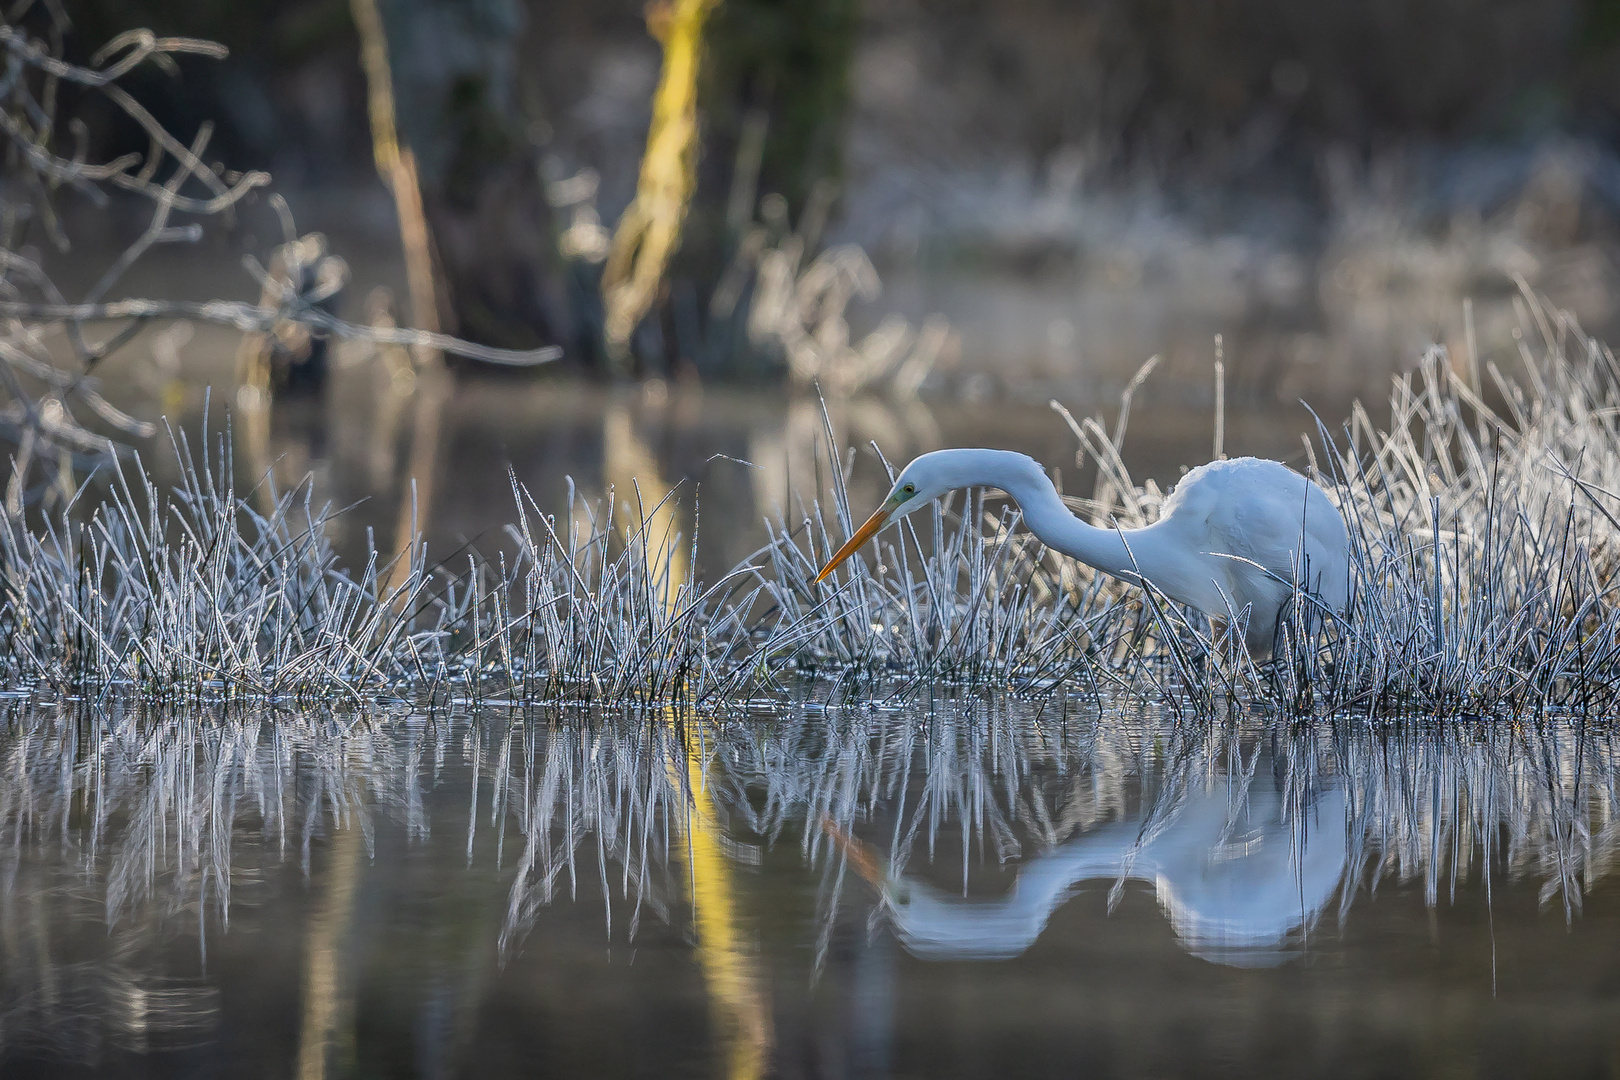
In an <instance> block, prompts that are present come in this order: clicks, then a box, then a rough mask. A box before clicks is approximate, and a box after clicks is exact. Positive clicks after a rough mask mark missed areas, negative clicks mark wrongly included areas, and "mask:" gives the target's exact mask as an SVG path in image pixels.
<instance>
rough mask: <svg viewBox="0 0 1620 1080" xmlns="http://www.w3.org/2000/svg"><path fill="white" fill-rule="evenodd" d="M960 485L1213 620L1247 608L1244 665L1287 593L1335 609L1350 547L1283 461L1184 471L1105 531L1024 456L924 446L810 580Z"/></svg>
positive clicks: (1257, 651)
mask: <svg viewBox="0 0 1620 1080" xmlns="http://www.w3.org/2000/svg"><path fill="white" fill-rule="evenodd" d="M966 487H990V488H1000V489H1001V490H1002V491H1005V492H1006V493H1007V494H1008V495H1010V496H1011V497H1012V498H1013V500H1014V501H1015V502H1016V503H1018V508H1019V510H1021V511H1022V512H1023V515H1024V524H1025V525H1026V526H1027V527H1028V528H1029V531H1030V532H1032V533H1034V534H1035V535H1036V537H1038V538H1039V539H1040V540H1041V542H1042V543H1044V544H1045V545H1046V546H1047V547H1050V548H1052V549H1054V550H1056V551H1060V552H1062V553H1063V554H1065V555H1069V556H1072V557H1073V558H1076V559H1079V560H1080V561H1081V562H1083V563H1086V564H1087V565H1089V566H1093V567H1096V568H1097V569H1098V570H1101V571H1103V572H1104V573H1106V574H1112V575H1113V576H1114V577H1117V578H1121V579H1123V580H1125V581H1128V582H1132V583H1134V584H1139V583H1141V582H1142V581H1144V580H1145V581H1148V582H1151V583H1152V584H1153V586H1154V587H1155V588H1157V589H1158V590H1159V591H1160V592H1162V593H1164V595H1166V596H1168V597H1169V598H1170V599H1172V600H1174V601H1176V602H1177V603H1180V604H1186V605H1188V606H1190V607H1194V608H1197V609H1198V610H1199V611H1202V612H1203V613H1204V614H1205V615H1208V616H1209V617H1210V618H1211V619H1213V620H1216V621H1218V622H1227V621H1229V620H1232V619H1234V618H1240V617H1241V615H1242V613H1243V612H1244V610H1245V609H1247V610H1248V627H1247V630H1246V632H1245V635H1244V641H1245V644H1246V645H1247V646H1248V649H1249V653H1250V655H1251V656H1253V657H1255V658H1256V659H1263V658H1265V657H1266V656H1269V655H1270V653H1271V650H1272V644H1273V642H1274V640H1275V638H1276V634H1277V620H1278V619H1279V618H1280V617H1281V615H1282V610H1283V606H1284V605H1285V604H1286V603H1287V602H1288V599H1289V597H1290V596H1291V595H1292V594H1293V592H1294V589H1295V587H1296V586H1298V587H1300V588H1303V589H1304V590H1305V591H1306V592H1309V593H1311V594H1313V595H1314V596H1315V597H1316V598H1317V599H1318V600H1319V601H1320V602H1321V603H1322V604H1323V605H1324V606H1325V607H1327V608H1328V609H1329V610H1331V611H1333V612H1335V613H1342V612H1343V611H1344V608H1345V604H1346V602H1347V598H1348V595H1349V577H1350V540H1349V536H1348V534H1347V533H1346V532H1345V527H1344V519H1343V518H1342V517H1340V516H1339V511H1338V510H1337V509H1336V508H1335V507H1334V505H1333V503H1332V502H1330V501H1329V500H1328V497H1327V493H1326V492H1324V491H1323V490H1322V489H1321V488H1320V487H1317V486H1316V484H1314V483H1312V482H1311V481H1310V480H1308V479H1306V478H1305V477H1303V476H1301V475H1300V474H1299V473H1297V472H1295V471H1294V470H1292V469H1290V468H1288V466H1286V465H1283V464H1282V463H1281V462H1277V461H1267V460H1265V459H1263V458H1252V457H1243V458H1232V459H1230V460H1226V461H1212V462H1210V463H1209V464H1207V465H1200V466H1199V467H1198V468H1196V469H1194V470H1192V471H1191V472H1189V473H1188V474H1187V475H1186V476H1184V477H1182V478H1181V482H1180V483H1179V484H1177V485H1176V487H1175V490H1174V491H1172V492H1171V493H1170V496H1169V498H1167V499H1166V500H1165V503H1164V508H1163V510H1162V511H1161V513H1160V516H1159V520H1158V521H1156V522H1154V523H1153V524H1152V525H1149V526H1147V527H1146V528H1141V529H1106V528H1098V527H1097V526H1094V525H1089V524H1087V523H1086V522H1084V521H1081V520H1080V519H1079V518H1077V517H1075V516H1074V515H1073V514H1072V513H1070V512H1069V509H1068V507H1066V506H1064V505H1063V499H1062V497H1060V496H1059V495H1058V493H1057V489H1056V488H1055V487H1053V486H1052V481H1051V479H1050V478H1048V477H1047V475H1046V472H1045V470H1044V469H1042V468H1041V465H1040V462H1038V461H1036V460H1035V459H1034V458H1031V457H1027V456H1025V455H1024V454H1018V453H1014V452H1012V451H1010V450H968V449H961V450H935V451H934V452H933V453H929V454H923V455H922V456H921V457H918V458H916V459H915V460H913V461H912V463H911V464H910V465H907V466H906V467H905V469H904V470H902V471H901V473H900V475H899V477H897V478H896V479H895V482H894V488H893V489H892V490H891V491H890V492H889V497H888V498H887V499H885V500H884V502H883V505H882V506H880V507H878V509H877V512H876V513H874V514H873V515H872V516H871V517H869V518H867V519H866V523H865V524H864V525H862V526H861V527H860V528H859V529H856V530H855V535H854V536H851V537H850V538H849V541H848V542H847V543H846V544H844V546H843V547H841V548H839V549H838V550H837V551H836V552H835V553H834V554H833V557H832V558H831V559H828V560H827V565H826V566H824V567H822V568H821V572H820V573H819V574H817V575H816V580H817V581H818V582H819V581H823V580H825V579H826V577H827V576H828V575H829V574H831V573H832V572H833V570H834V569H835V568H837V566H838V565H839V564H840V563H842V562H843V561H844V560H845V559H848V558H849V557H850V556H851V555H853V554H854V553H855V551H856V550H857V549H859V548H860V547H861V545H862V544H865V543H866V542H867V541H868V540H870V539H871V538H872V536H873V535H874V534H876V533H877V531H878V530H879V529H881V528H883V526H885V525H887V524H888V523H889V522H891V521H894V520H896V519H898V518H901V517H904V516H905V515H906V514H909V513H911V512H912V511H913V510H918V509H921V508H922V507H924V506H926V505H928V504H929V503H930V502H932V501H933V500H935V499H937V498H939V497H940V496H941V495H944V494H945V493H946V492H949V491H954V490H955V489H957V488H966Z"/></svg>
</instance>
